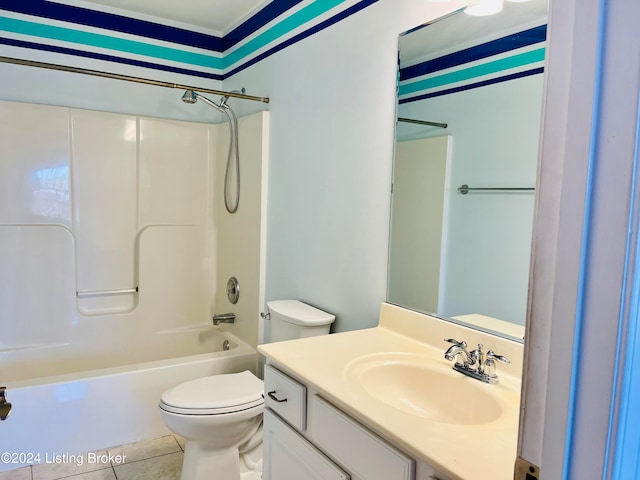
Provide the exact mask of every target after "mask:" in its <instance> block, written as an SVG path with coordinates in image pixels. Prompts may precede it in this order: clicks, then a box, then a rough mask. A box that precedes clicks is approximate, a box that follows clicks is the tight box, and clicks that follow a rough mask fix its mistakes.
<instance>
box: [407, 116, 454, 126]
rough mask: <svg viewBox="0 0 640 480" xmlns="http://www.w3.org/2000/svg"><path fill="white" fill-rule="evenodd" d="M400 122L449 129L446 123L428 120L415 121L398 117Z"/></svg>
mask: <svg viewBox="0 0 640 480" xmlns="http://www.w3.org/2000/svg"><path fill="white" fill-rule="evenodd" d="M398 121H399V122H406V123H417V124H418V125H429V126H430V127H440V128H447V127H448V125H447V124H446V123H437V122H427V121H426V120H414V119H412V118H402V117H398Z"/></svg>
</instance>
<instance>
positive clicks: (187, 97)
mask: <svg viewBox="0 0 640 480" xmlns="http://www.w3.org/2000/svg"><path fill="white" fill-rule="evenodd" d="M182 101H183V102H184V103H196V102H197V101H198V95H197V94H196V92H194V91H193V90H186V91H185V92H184V95H182Z"/></svg>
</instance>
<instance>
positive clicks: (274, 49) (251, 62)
mask: <svg viewBox="0 0 640 480" xmlns="http://www.w3.org/2000/svg"><path fill="white" fill-rule="evenodd" d="M6 1H7V0H0V5H2V4H3V3H5V2H6ZM341 1H344V0H341ZM377 1H378V0H362V1H360V2H358V3H357V4H355V5H352V6H351V7H348V8H346V9H345V10H343V11H341V12H339V13H337V14H336V15H334V16H333V17H331V18H329V19H327V20H324V21H322V22H320V23H319V24H317V25H315V26H313V27H311V28H309V29H308V30H305V31H304V32H301V33H299V34H297V35H295V36H293V37H291V38H290V39H287V40H285V41H284V42H282V43H280V44H278V45H275V46H274V47H272V48H270V49H269V50H267V51H265V52H263V53H262V54H260V55H257V56H256V57H254V58H252V59H251V60H249V61H247V62H246V63H244V64H242V65H240V66H238V67H236V68H234V69H233V70H232V71H230V72H228V73H226V74H219V75H217V74H212V73H205V72H200V71H197V70H190V69H185V68H178V67H171V66H165V65H161V64H157V63H152V62H145V61H141V60H133V59H129V58H122V57H118V56H114V55H106V54H101V53H94V52H86V51H83V50H78V49H72V48H65V47H57V46H52V45H45V44H39V43H34V42H27V41H20V40H12V39H7V38H1V37H0V44H5V45H11V46H18V47H23V48H31V49H34V50H41V51H48V52H55V53H63V54H67V55H76V56H80V57H85V58H93V59H97V60H104V61H109V62H114V63H121V64H127V65H133V66H139V67H144V68H151V69H154V70H162V71H167V72H175V73H181V74H184V75H191V76H197V77H202V78H211V79H215V80H224V79H226V78H229V77H231V76H232V75H235V74H236V73H238V72H240V71H242V70H244V69H246V68H248V67H250V66H251V65H254V64H256V63H258V62H259V61H261V60H263V59H265V58H267V57H269V56H271V55H273V54H274V53H276V52H279V51H281V50H283V49H285V48H287V47H288V46H291V45H293V44H295V43H297V42H299V41H301V40H303V39H305V38H307V37H310V36H311V35H314V34H315V33H318V32H320V31H322V30H324V29H325V28H328V27H330V26H331V25H334V24H335V23H338V22H340V21H341V20H343V19H345V18H347V17H349V16H351V15H353V14H355V13H357V12H359V11H360V10H363V9H364V8H366V7H368V6H370V5H372V4H374V3H376V2H377ZM26 3H34V0H27V2H26ZM35 3H39V2H35ZM276 3H278V2H276ZM276 11H277V10H271V13H270V15H273V14H274V12H276ZM265 18H267V17H263V22H264V19H265ZM0 19H1V17H0ZM4 20H5V21H7V20H8V21H10V22H11V21H14V19H4ZM17 22H20V24H31V22H24V21H22V20H17ZM33 25H42V24H33ZM42 27H44V28H49V27H51V26H50V25H42ZM51 28H61V27H51ZM65 30H69V32H71V33H73V34H76V33H77V34H78V35H83V34H88V33H89V32H82V31H77V32H76V31H73V30H70V29H65ZM21 33H24V32H21ZM27 34H28V33H27ZM94 35H95V34H94ZM105 37H106V36H105ZM110 38H112V39H113V40H114V41H119V40H121V39H117V38H115V37H110ZM57 39H58V40H60V38H57ZM63 40H64V39H63ZM139 43H141V42H139ZM143 45H144V44H143ZM152 47H153V46H152ZM172 50H175V49H172ZM176 51H177V50H176ZM136 53H140V54H143V52H139V51H138V52H136ZM182 53H185V54H186V53H188V52H182ZM211 60H214V61H217V60H220V59H210V61H211Z"/></svg>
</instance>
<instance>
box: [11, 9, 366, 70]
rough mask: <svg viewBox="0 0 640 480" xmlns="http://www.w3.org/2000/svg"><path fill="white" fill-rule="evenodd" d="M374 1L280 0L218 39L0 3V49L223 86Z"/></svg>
mask: <svg viewBox="0 0 640 480" xmlns="http://www.w3.org/2000/svg"><path fill="white" fill-rule="evenodd" d="M377 1H378V0H278V1H276V2H271V3H269V4H267V5H266V6H264V7H263V8H262V9H261V10H260V11H258V12H257V13H256V14H254V15H253V16H251V17H250V18H249V19H247V20H246V21H245V22H243V23H241V24H240V25H238V26H237V27H235V28H234V29H233V30H231V31H230V32H228V33H227V34H226V35H224V36H216V35H213V34H205V33H201V32H194V31H190V30H186V29H183V28H178V27H174V26H170V25H163V24H160V23H154V22H150V21H148V20H141V19H136V18H130V17H127V16H123V15H116V14H113V13H107V12H102V11H97V10H92V9H88V8H83V7H78V6H71V5H64V4H60V3H56V2H49V1H45V0H20V1H15V0H0V45H6V46H10V47H18V48H24V49H30V50H37V51H41V52H48V53H52V54H60V55H61V56H60V59H59V61H58V63H62V64H67V65H68V64H70V63H72V62H73V57H82V58H88V59H92V60H99V61H104V62H109V63H114V64H121V65H129V66H133V67H142V68H148V69H153V70H158V71H164V72H172V73H179V74H183V75H190V76H194V77H200V78H208V79H213V80H224V79H226V78H229V77H230V76H232V75H234V74H236V73H238V72H240V71H242V70H244V69H246V68H248V67H249V66H251V65H254V64H255V63H257V62H259V61H261V60H263V59H265V58H267V57H269V56H271V55H273V54H274V53H276V52H278V51H280V50H282V49H284V48H286V47H288V46H290V45H292V44H294V43H297V42H299V41H301V40H303V39H304V38H306V37H309V36H311V35H313V34H315V33H317V32H319V31H321V30H324V29H325V28H328V27H330V26H331V25H334V24H335V23H337V22H339V21H341V20H343V19H345V18H347V17H348V16H350V15H353V14H354V13H356V12H358V11H360V10H362V9H364V8H366V7H368V6H370V5H372V4H373V3H375V2H377Z"/></svg>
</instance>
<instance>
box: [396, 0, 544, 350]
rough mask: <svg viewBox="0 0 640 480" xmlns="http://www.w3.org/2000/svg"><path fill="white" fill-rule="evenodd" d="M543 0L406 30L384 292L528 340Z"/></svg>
mask: <svg viewBox="0 0 640 480" xmlns="http://www.w3.org/2000/svg"><path fill="white" fill-rule="evenodd" d="M546 21H547V0H533V1H529V2H525V3H520V2H518V3H509V2H505V4H504V9H503V10H502V11H501V12H500V13H498V14H496V15H492V16H486V17H478V16H471V15H467V14H466V13H465V12H464V9H462V10H459V11H457V12H454V13H453V14H451V15H448V16H446V17H444V18H442V19H439V20H438V21H435V22H431V23H429V24H427V25H423V26H420V27H417V28H415V29H413V30H411V31H409V32H406V33H404V34H402V35H401V36H400V40H399V50H400V54H399V58H400V75H399V80H400V82H399V87H398V123H397V130H396V140H397V141H396V153H395V159H394V180H393V182H394V183H393V196H392V219H391V243H390V252H389V278H388V292H387V300H388V301H389V302H390V303H393V304H396V305H401V306H403V307H407V308H411V309H414V310H418V311H421V312H426V313H432V314H436V315H437V316H439V317H442V318H447V319H452V321H455V322H458V323H465V324H470V325H472V326H475V327H477V328H479V329H482V330H488V331H494V332H496V333H497V334H500V335H503V336H509V337H512V338H517V339H520V340H522V338H523V335H524V323H525V318H526V303H527V289H528V279H529V258H530V250H531V234H532V225H533V214H534V197H535V189H534V187H535V182H536V173H537V158H538V142H539V134H540V120H541V108H542V87H543V71H544V55H545V39H546Z"/></svg>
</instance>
